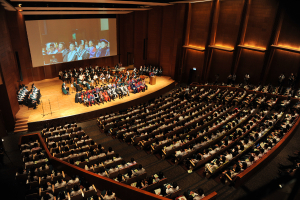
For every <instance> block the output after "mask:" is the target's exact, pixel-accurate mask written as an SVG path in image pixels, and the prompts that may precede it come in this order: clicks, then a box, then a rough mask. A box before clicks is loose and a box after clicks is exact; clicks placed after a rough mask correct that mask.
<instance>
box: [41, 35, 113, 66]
mask: <svg viewBox="0 0 300 200" xmlns="http://www.w3.org/2000/svg"><path fill="white" fill-rule="evenodd" d="M42 53H43V55H53V56H52V58H51V59H50V63H51V64H55V63H58V62H59V61H58V60H57V57H55V54H60V53H61V54H62V59H63V62H71V61H76V60H85V59H90V58H99V57H104V56H110V47H109V42H108V41H107V40H106V39H100V40H98V41H96V42H95V41H94V40H89V41H87V40H81V43H80V44H78V43H77V42H76V41H75V42H70V45H69V47H67V46H66V44H65V43H64V42H59V43H58V44H57V43H53V42H52V43H47V44H46V48H43V49H42Z"/></svg>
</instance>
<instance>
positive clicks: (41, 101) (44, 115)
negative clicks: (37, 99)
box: [41, 100, 45, 117]
mask: <svg viewBox="0 0 300 200" xmlns="http://www.w3.org/2000/svg"><path fill="white" fill-rule="evenodd" d="M41 103H42V109H43V114H42V115H43V117H45V112H44V106H43V105H44V104H43V101H42V100H41Z"/></svg>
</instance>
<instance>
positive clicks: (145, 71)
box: [133, 65, 163, 76]
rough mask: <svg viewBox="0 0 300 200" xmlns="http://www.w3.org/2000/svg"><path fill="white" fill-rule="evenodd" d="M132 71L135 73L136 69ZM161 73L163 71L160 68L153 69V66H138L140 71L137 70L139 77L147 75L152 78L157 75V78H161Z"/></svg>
mask: <svg viewBox="0 0 300 200" xmlns="http://www.w3.org/2000/svg"><path fill="white" fill-rule="evenodd" d="M133 71H135V72H136V71H137V70H136V68H134V69H133ZM162 73H163V69H162V67H155V66H153V67H152V66H151V65H150V66H146V65H144V67H143V66H140V69H139V75H149V76H154V75H157V76H161V75H162Z"/></svg>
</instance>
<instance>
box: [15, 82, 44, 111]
mask: <svg viewBox="0 0 300 200" xmlns="http://www.w3.org/2000/svg"><path fill="white" fill-rule="evenodd" d="M17 95H18V96H17V97H18V102H19V104H20V105H21V104H22V105H26V106H28V107H33V109H36V105H37V104H39V103H40V98H41V93H40V90H39V89H37V88H36V87H35V85H34V83H33V84H32V85H31V90H30V91H29V90H28V89H27V86H25V85H24V84H23V85H20V86H19V91H18V92H17Z"/></svg>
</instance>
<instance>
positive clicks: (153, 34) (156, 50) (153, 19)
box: [146, 7, 163, 66]
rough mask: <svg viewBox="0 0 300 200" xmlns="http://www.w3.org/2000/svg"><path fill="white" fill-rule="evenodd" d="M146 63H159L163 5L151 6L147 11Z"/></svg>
mask: <svg viewBox="0 0 300 200" xmlns="http://www.w3.org/2000/svg"><path fill="white" fill-rule="evenodd" d="M148 14H149V15H148V42H147V63H146V64H149V65H156V66H157V65H159V59H160V44H161V30H162V16H163V7H153V8H152V9H151V10H149V11H148Z"/></svg>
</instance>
